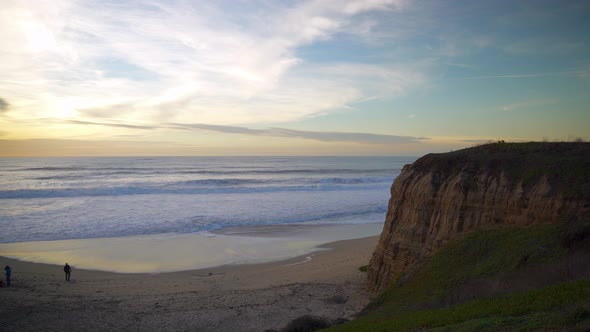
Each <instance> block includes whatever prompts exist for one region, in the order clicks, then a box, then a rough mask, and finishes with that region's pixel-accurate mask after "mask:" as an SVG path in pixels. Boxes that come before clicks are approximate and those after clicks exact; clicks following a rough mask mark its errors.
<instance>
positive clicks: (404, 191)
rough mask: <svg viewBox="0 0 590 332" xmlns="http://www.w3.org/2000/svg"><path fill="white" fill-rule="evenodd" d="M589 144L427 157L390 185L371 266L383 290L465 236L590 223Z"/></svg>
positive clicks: (499, 146) (372, 279) (504, 147)
mask: <svg viewBox="0 0 590 332" xmlns="http://www.w3.org/2000/svg"><path fill="white" fill-rule="evenodd" d="M589 212H590V144H589V143H519V144H516V143H510V144H509V143H496V144H488V145H483V146H479V147H475V148H470V149H465V150H460V151H456V152H451V153H445V154H429V155H426V156H424V157H422V158H420V159H419V160H417V161H416V162H414V163H413V164H411V165H406V167H404V169H403V170H402V172H401V174H400V175H399V176H398V177H397V178H396V179H395V181H394V183H393V186H392V187H391V199H390V201H389V209H388V212H387V216H386V221H385V225H384V227H383V232H382V234H381V238H380V241H379V244H378V246H377V248H376V249H375V252H374V253H373V257H372V258H371V262H370V264H369V267H368V278H369V283H370V285H371V287H372V288H373V289H382V288H384V287H386V286H387V285H389V284H390V283H391V281H392V280H394V279H397V278H398V277H399V276H401V275H402V274H411V272H412V271H413V270H414V269H415V268H416V267H417V266H418V265H419V262H420V261H421V259H422V258H424V257H428V256H430V255H432V254H433V253H434V252H435V251H436V250H437V249H438V248H440V247H441V246H443V245H445V243H447V242H448V241H450V240H452V239H454V238H457V237H458V236H460V235H461V234H463V233H465V232H469V231H473V230H476V229H490V228H497V227H503V226H507V225H518V226H526V225H530V224H539V223H560V222H572V221H576V220H584V222H585V221H590V219H589V217H588V216H589V215H590V213H589Z"/></svg>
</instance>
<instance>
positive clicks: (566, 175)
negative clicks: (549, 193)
mask: <svg viewBox="0 0 590 332" xmlns="http://www.w3.org/2000/svg"><path fill="white" fill-rule="evenodd" d="M588 156H590V143H583V142H567V143H566V142H559V143H548V142H528V143H505V142H503V141H500V142H498V143H491V144H485V145H480V146H476V147H472V148H468V149H463V150H458V151H454V152H449V153H443V154H429V155H426V156H425V157H423V158H421V159H419V160H418V161H417V162H416V163H415V164H416V165H418V164H423V167H424V168H425V169H429V167H430V166H431V165H438V166H440V165H446V167H445V169H442V170H441V174H439V175H440V178H441V179H444V178H447V176H445V175H449V174H453V173H455V172H457V171H459V170H461V169H460V168H463V167H464V165H469V167H470V169H469V170H470V171H472V175H473V176H475V175H476V174H477V172H478V171H479V170H482V169H484V170H486V171H491V172H495V173H497V174H500V173H502V174H504V176H507V177H508V178H509V179H512V180H515V181H516V182H518V181H520V180H522V184H523V186H524V187H525V188H527V187H529V186H532V185H534V184H536V183H537V182H538V181H539V180H540V179H541V178H542V177H543V176H546V177H547V181H549V183H550V184H551V186H552V189H553V190H556V191H558V192H562V193H563V194H564V195H565V197H566V198H582V197H584V198H590V158H589V157H588ZM467 173H469V172H467ZM465 180H466V181H465V182H466V183H470V181H469V179H465Z"/></svg>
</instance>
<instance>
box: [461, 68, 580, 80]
mask: <svg viewBox="0 0 590 332" xmlns="http://www.w3.org/2000/svg"><path fill="white" fill-rule="evenodd" d="M584 73H585V71H581V70H571V71H559V72H547V73H531V74H506V75H482V76H469V77H460V78H464V79H484V78H534V77H549V76H580V75H583V74H584Z"/></svg>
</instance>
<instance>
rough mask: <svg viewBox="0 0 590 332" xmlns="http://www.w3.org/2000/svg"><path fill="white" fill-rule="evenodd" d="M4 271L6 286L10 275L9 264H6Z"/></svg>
mask: <svg viewBox="0 0 590 332" xmlns="http://www.w3.org/2000/svg"><path fill="white" fill-rule="evenodd" d="M4 272H5V273H6V287H10V276H11V275H12V269H11V268H10V266H8V265H6V267H5V268H4Z"/></svg>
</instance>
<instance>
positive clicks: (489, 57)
mask: <svg viewBox="0 0 590 332" xmlns="http://www.w3.org/2000/svg"><path fill="white" fill-rule="evenodd" d="M589 18H590V2H589V1H557V0H556V1H537V0H535V1H513V0H510V1H498V0H489V1H463V0H461V1H440V0H433V1H403V0H392V1H388V0H358V1H344V0H335V1H332V0H323V1H290V0H289V1H269V0H267V1H238V0H232V1H188V0H187V1H165V0H162V1H156V0H154V1H124V0H122V1H116V0H113V1H98V0H97V1H91V0H82V1H74V0H70V1H58V0H52V1H40V0H31V1H24V0H15V1H12V0H8V1H2V7H1V8H0V39H1V40H2V47H1V48H0V156H21V155H27V156H29V155H30V156H46V155H51V156H62V155H63V156H68V155H421V154H424V153H427V152H441V151H449V150H451V149H458V148H462V147H468V146H472V145H474V144H477V143H479V142H484V141H487V140H498V139H504V140H507V141H528V140H543V139H546V140H550V141H551V140H557V139H559V140H572V139H575V138H577V137H580V138H583V139H585V140H590V109H589V106H590V37H589V35H588V31H590V19H589Z"/></svg>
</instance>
